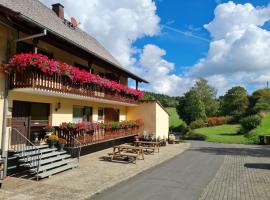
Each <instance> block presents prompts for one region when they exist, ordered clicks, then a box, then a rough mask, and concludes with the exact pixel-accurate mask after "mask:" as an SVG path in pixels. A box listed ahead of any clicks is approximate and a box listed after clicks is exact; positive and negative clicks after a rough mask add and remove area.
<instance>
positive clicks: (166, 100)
mask: <svg viewBox="0 0 270 200" xmlns="http://www.w3.org/2000/svg"><path fill="white" fill-rule="evenodd" d="M143 100H158V101H159V102H160V103H161V104H162V106H164V107H174V108H176V107H177V105H178V102H179V97H171V96H169V95H165V94H157V93H153V92H144V98H143Z"/></svg>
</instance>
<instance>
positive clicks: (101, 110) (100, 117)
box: [98, 108, 104, 120]
mask: <svg viewBox="0 0 270 200" xmlns="http://www.w3.org/2000/svg"><path fill="white" fill-rule="evenodd" d="M98 120H104V108H98Z"/></svg>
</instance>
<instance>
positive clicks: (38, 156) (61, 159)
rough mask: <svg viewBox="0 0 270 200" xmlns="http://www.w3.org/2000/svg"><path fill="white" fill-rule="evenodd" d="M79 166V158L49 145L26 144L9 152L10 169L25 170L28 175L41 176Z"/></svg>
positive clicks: (12, 170) (11, 170)
mask: <svg viewBox="0 0 270 200" xmlns="http://www.w3.org/2000/svg"><path fill="white" fill-rule="evenodd" d="M75 167H78V160H77V159H76V158H71V155H69V154H67V153H66V151H58V150H57V149H56V148H49V147H48V145H40V146H35V147H33V146H26V147H24V148H20V150H17V151H13V152H10V153H9V158H8V171H9V172H10V174H12V173H13V172H14V171H16V173H18V172H20V171H24V172H26V173H28V176H30V177H31V176H32V177H36V178H37V180H38V179H40V178H46V177H50V176H52V175H53V174H57V173H60V172H63V171H65V170H68V169H73V168H75Z"/></svg>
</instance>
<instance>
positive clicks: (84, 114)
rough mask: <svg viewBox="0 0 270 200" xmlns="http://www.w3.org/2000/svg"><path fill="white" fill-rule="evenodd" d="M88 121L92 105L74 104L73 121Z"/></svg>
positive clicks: (90, 116)
mask: <svg viewBox="0 0 270 200" xmlns="http://www.w3.org/2000/svg"><path fill="white" fill-rule="evenodd" d="M86 121H87V122H90V121H92V107H86V106H74V107H73V122H75V123H78V122H86Z"/></svg>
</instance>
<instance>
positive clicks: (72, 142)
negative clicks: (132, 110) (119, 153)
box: [55, 120, 143, 148]
mask: <svg viewBox="0 0 270 200" xmlns="http://www.w3.org/2000/svg"><path fill="white" fill-rule="evenodd" d="M113 123H117V124H121V123H132V124H133V125H132V126H130V127H117V128H105V127H104V128H100V127H98V126H97V127H96V128H94V129H93V130H92V131H89V130H85V129H78V128H74V129H67V128H63V127H61V126H60V127H55V134H56V135H57V136H58V137H59V138H63V139H65V140H66V141H67V144H66V148H76V147H78V146H80V147H84V146H89V145H93V144H99V143H104V142H108V141H112V140H117V139H122V138H127V137H132V136H136V135H140V134H141V133H142V132H143V121H142V120H136V121H129V122H113Z"/></svg>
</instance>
